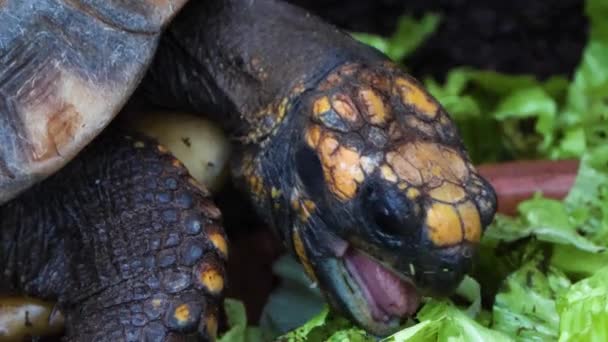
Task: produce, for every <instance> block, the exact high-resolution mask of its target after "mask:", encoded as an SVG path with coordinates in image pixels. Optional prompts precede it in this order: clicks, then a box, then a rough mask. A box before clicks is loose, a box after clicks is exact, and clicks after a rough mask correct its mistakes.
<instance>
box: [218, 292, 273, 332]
mask: <svg viewBox="0 0 608 342" xmlns="http://www.w3.org/2000/svg"><path fill="white" fill-rule="evenodd" d="M224 311H225V312H226V318H227V319H228V325H229V327H230V329H229V330H228V331H226V332H225V333H224V334H223V335H222V336H221V337H220V338H219V339H218V342H263V341H267V340H268V336H267V335H266V334H265V333H264V332H263V331H262V330H261V329H260V328H258V327H255V326H247V314H246V313H245V306H244V305H243V303H242V302H240V301H238V300H235V299H231V298H226V299H225V300H224Z"/></svg>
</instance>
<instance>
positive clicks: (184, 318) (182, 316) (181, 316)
mask: <svg viewBox="0 0 608 342" xmlns="http://www.w3.org/2000/svg"><path fill="white" fill-rule="evenodd" d="M173 317H175V320H176V321H177V322H178V323H179V324H180V325H183V324H186V323H187V322H189V321H190V320H191V317H190V307H189V306H188V304H182V305H180V306H178V307H177V308H176V309H175V312H174V313H173Z"/></svg>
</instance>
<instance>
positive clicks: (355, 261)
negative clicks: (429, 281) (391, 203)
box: [318, 237, 421, 335]
mask: <svg viewBox="0 0 608 342" xmlns="http://www.w3.org/2000/svg"><path fill="white" fill-rule="evenodd" d="M332 240H333V243H331V245H332V247H333V248H332V250H333V252H334V257H332V258H328V259H325V262H322V263H320V264H319V265H318V266H320V269H319V270H318V271H320V274H319V275H320V276H321V278H322V279H323V280H324V281H322V282H323V283H324V284H325V287H326V289H327V290H330V291H329V292H328V294H329V295H330V297H332V299H333V300H334V302H337V303H336V304H338V306H339V307H341V308H342V309H343V310H344V311H346V312H347V313H348V314H349V315H350V316H351V317H352V318H353V319H354V320H355V321H357V322H358V323H359V324H360V325H361V326H363V327H364V328H365V329H366V330H368V331H370V332H372V333H374V334H377V335H388V334H390V333H393V332H394V331H396V330H397V329H398V328H399V327H400V325H401V323H402V322H403V319H404V318H407V317H411V316H412V315H414V314H415V313H416V310H417V309H418V307H419V305H420V300H421V295H420V293H419V291H418V289H417V288H416V286H415V285H414V283H413V281H412V280H410V279H409V278H408V277H406V276H405V275H402V274H398V273H396V272H395V271H393V270H392V269H389V268H388V267H387V266H385V265H383V264H382V263H380V262H378V261H377V260H375V259H374V258H373V257H371V256H370V255H368V254H366V253H364V252H363V251H361V250H359V249H356V248H354V247H352V246H350V245H349V244H348V242H346V241H344V240H341V239H336V238H335V237H334V239H332Z"/></svg>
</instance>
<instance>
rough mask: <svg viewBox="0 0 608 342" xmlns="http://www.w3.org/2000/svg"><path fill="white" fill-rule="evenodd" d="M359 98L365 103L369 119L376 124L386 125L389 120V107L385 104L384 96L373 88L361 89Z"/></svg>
mask: <svg viewBox="0 0 608 342" xmlns="http://www.w3.org/2000/svg"><path fill="white" fill-rule="evenodd" d="M359 99H360V100H361V102H362V103H363V104H364V105H365V107H366V109H367V114H368V116H369V121H370V122H371V123H372V124H374V125H384V124H386V122H387V121H388V120H389V117H390V112H389V108H387V107H386V106H385V105H384V101H382V98H381V97H380V96H379V95H378V94H376V92H375V91H373V90H372V89H363V90H360V91H359Z"/></svg>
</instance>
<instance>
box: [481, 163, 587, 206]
mask: <svg viewBox="0 0 608 342" xmlns="http://www.w3.org/2000/svg"><path fill="white" fill-rule="evenodd" d="M578 164H579V163H578V160H559V161H550V160H535V161H515V162H509V163H500V164H487V165H481V166H479V167H478V170H479V172H480V173H481V174H482V175H483V176H484V177H485V178H486V179H487V180H488V181H489V182H490V183H492V185H493V186H494V189H495V190H496V195H497V196H498V212H500V213H502V214H506V215H514V214H516V213H517V205H518V204H519V203H520V202H521V201H523V200H525V199H527V198H530V197H531V196H533V195H534V193H536V192H542V193H543V195H544V196H546V197H550V198H555V199H562V198H564V197H565V196H566V195H567V194H568V191H570V188H571V187H572V185H573V184H574V179H575V178H576V173H577V170H578Z"/></svg>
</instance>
